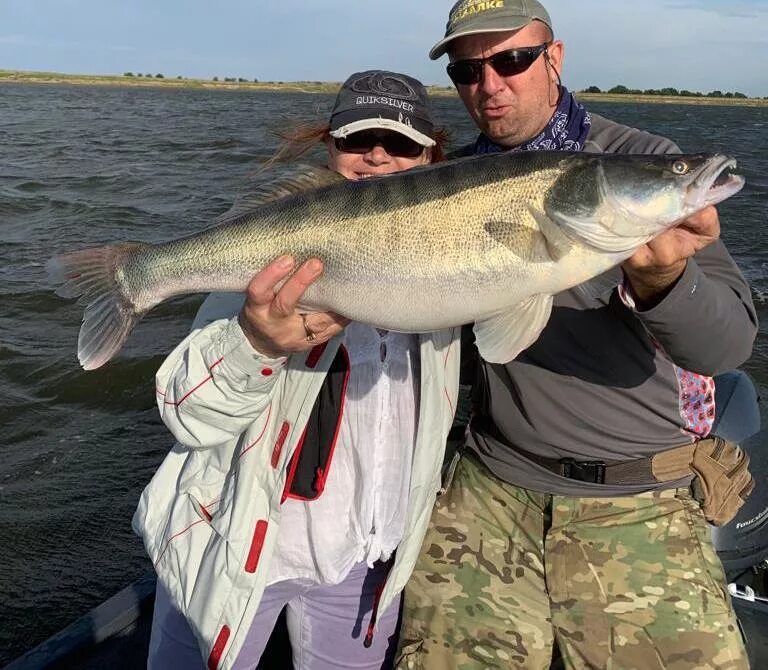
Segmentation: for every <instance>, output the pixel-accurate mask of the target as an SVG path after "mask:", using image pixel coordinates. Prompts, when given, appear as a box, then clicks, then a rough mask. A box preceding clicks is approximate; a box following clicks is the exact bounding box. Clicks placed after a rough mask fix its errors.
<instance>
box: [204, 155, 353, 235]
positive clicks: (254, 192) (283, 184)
mask: <svg viewBox="0 0 768 670" xmlns="http://www.w3.org/2000/svg"><path fill="white" fill-rule="evenodd" d="M345 181H346V179H345V178H344V177H342V176H341V175H340V174H339V173H338V172H334V171H333V170H331V169H329V168H327V167H324V166H320V165H308V164H306V163H299V164H297V165H293V166H291V167H290V168H282V169H280V170H279V171H275V172H274V177H273V179H272V180H271V181H268V182H261V183H252V184H249V185H248V186H247V187H246V188H245V189H244V190H243V191H241V192H240V193H238V194H237V197H236V198H235V202H234V204H233V205H232V208H231V209H229V210H228V211H226V212H224V214H222V215H221V216H219V217H218V218H217V219H216V221H215V223H216V225H220V224H222V223H227V222H229V221H232V220H233V219H236V218H238V217H239V216H242V215H243V214H245V213H246V212H249V211H251V210H252V209H255V208H257V207H261V206H262V205H264V204H266V203H268V202H274V201H276V200H281V199H282V198H287V197H290V196H292V195H296V194H297V193H301V192H302V191H308V190H310V189H314V188H321V187H323V186H332V185H333V184H340V183H342V182H345Z"/></svg>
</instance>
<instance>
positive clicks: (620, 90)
mask: <svg viewBox="0 0 768 670" xmlns="http://www.w3.org/2000/svg"><path fill="white" fill-rule="evenodd" d="M581 92H582V93H602V91H601V90H600V89H599V88H598V87H597V86H590V87H588V88H585V89H584V90H583V91H581ZM605 92H606V93H610V94H611V95H659V96H666V97H680V98H703V97H707V98H729V99H730V98H740V99H742V100H743V99H747V98H748V97H749V96H747V95H745V94H744V93H740V92H738V91H736V92H731V91H728V92H726V93H723V92H722V91H720V90H714V91H710V92H709V93H706V94H704V93H701V92H699V91H689V90H687V89H683V90H681V91H678V90H677V89H676V88H673V87H672V86H666V87H664V88H661V89H657V88H647V89H645V90H644V91H641V90H640V89H636V88H628V87H627V86H624V85H623V84H618V85H616V86H614V87H613V88H609V89H608V90H607V91H605Z"/></svg>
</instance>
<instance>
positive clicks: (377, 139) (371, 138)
mask: <svg viewBox="0 0 768 670" xmlns="http://www.w3.org/2000/svg"><path fill="white" fill-rule="evenodd" d="M334 143H335V144H336V148H337V149H338V150H339V151H342V152H344V153H346V154H367V153H368V152H369V151H371V150H372V149H373V148H374V147H375V146H376V145H377V144H380V145H381V147H382V149H384V151H386V152H387V153H388V154H389V155H390V156H399V157H401V158H416V157H417V156H421V154H422V152H423V151H424V145H422V144H419V143H418V142H416V141H414V140H412V139H411V138H410V137H406V136H405V135H401V134H400V133H398V132H395V131H388V130H360V131H358V132H356V133H351V134H350V135H347V136H346V137H335V138H334Z"/></svg>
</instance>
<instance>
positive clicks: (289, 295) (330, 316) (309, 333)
mask: <svg viewBox="0 0 768 670" xmlns="http://www.w3.org/2000/svg"><path fill="white" fill-rule="evenodd" d="M295 265H296V261H295V260H294V259H293V258H292V257H291V256H281V257H280V258H278V259H276V260H275V261H273V262H272V263H270V264H269V265H267V267H265V268H264V269H263V270H262V271H261V272H259V273H258V274H257V275H255V276H254V277H253V279H251V282H250V283H249V284H248V288H247V289H246V294H245V295H246V298H245V304H244V305H243V308H242V309H241V310H240V314H239V316H238V321H239V322H240V327H241V328H242V329H243V333H245V336H246V337H247V338H248V341H249V342H250V343H251V345H252V346H253V347H254V349H256V350H257V351H259V352H260V353H261V354H263V355H264V356H269V357H270V358H277V357H278V356H287V355H289V354H292V353H296V352H299V351H306V350H307V349H311V348H312V347H314V346H317V345H318V344H322V343H323V342H327V341H328V340H330V339H331V338H332V337H333V336H334V335H337V334H338V333H340V332H341V331H342V330H344V328H345V326H346V325H347V324H348V323H349V319H345V318H344V317H342V316H339V315H338V314H334V313H333V312H311V313H309V314H306V315H304V314H302V313H301V312H299V311H297V309H296V305H297V304H298V303H299V302H300V300H301V297H302V296H303V295H304V292H305V291H306V290H307V288H308V287H309V286H310V285H311V284H312V283H313V282H315V281H316V280H317V279H318V277H320V275H321V274H322V273H323V264H322V262H321V261H320V260H319V259H317V258H310V259H309V260H307V261H305V262H304V263H303V264H302V265H301V266H300V267H299V269H298V270H296V272H295V274H294V275H293V276H292V277H290V278H289V279H287V280H286V281H285V283H284V284H283V285H282V286H280V288H279V289H277V286H278V285H279V284H280V282H282V281H283V280H285V278H286V277H288V275H290V274H291V272H292V271H293V269H294V267H295Z"/></svg>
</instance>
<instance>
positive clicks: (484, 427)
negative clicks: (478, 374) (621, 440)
mask: <svg viewBox="0 0 768 670" xmlns="http://www.w3.org/2000/svg"><path fill="white" fill-rule="evenodd" d="M470 430H472V431H473V432H475V431H477V432H480V433H484V434H485V435H488V436H489V437H491V438H493V439H494V440H495V441H496V442H500V443H501V444H503V445H504V446H506V447H508V448H509V449H510V450H511V451H514V452H515V453H518V454H520V455H521V456H523V457H525V458H526V459H527V460H529V461H532V462H533V463H535V464H536V465H540V466H541V467H543V468H546V469H547V470H549V471H550V472H554V473H555V474H556V475H559V476H561V477H565V478H566V479H573V480H576V481H579V482H587V483H590V484H638V485H654V484H658V483H659V482H660V480H658V479H657V478H656V477H654V475H653V470H652V464H651V459H650V458H637V459H633V460H630V461H577V460H576V459H574V458H547V457H546V456H540V455H539V454H534V453H532V452H530V451H526V450H525V449H521V448H520V447H519V446H517V445H513V444H511V443H510V442H509V441H508V440H507V439H506V438H505V437H504V436H503V435H502V434H501V433H500V432H499V430H498V428H496V425H495V424H494V423H493V421H492V420H491V419H490V417H487V416H482V415H475V416H473V417H472V420H471V421H470Z"/></svg>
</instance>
